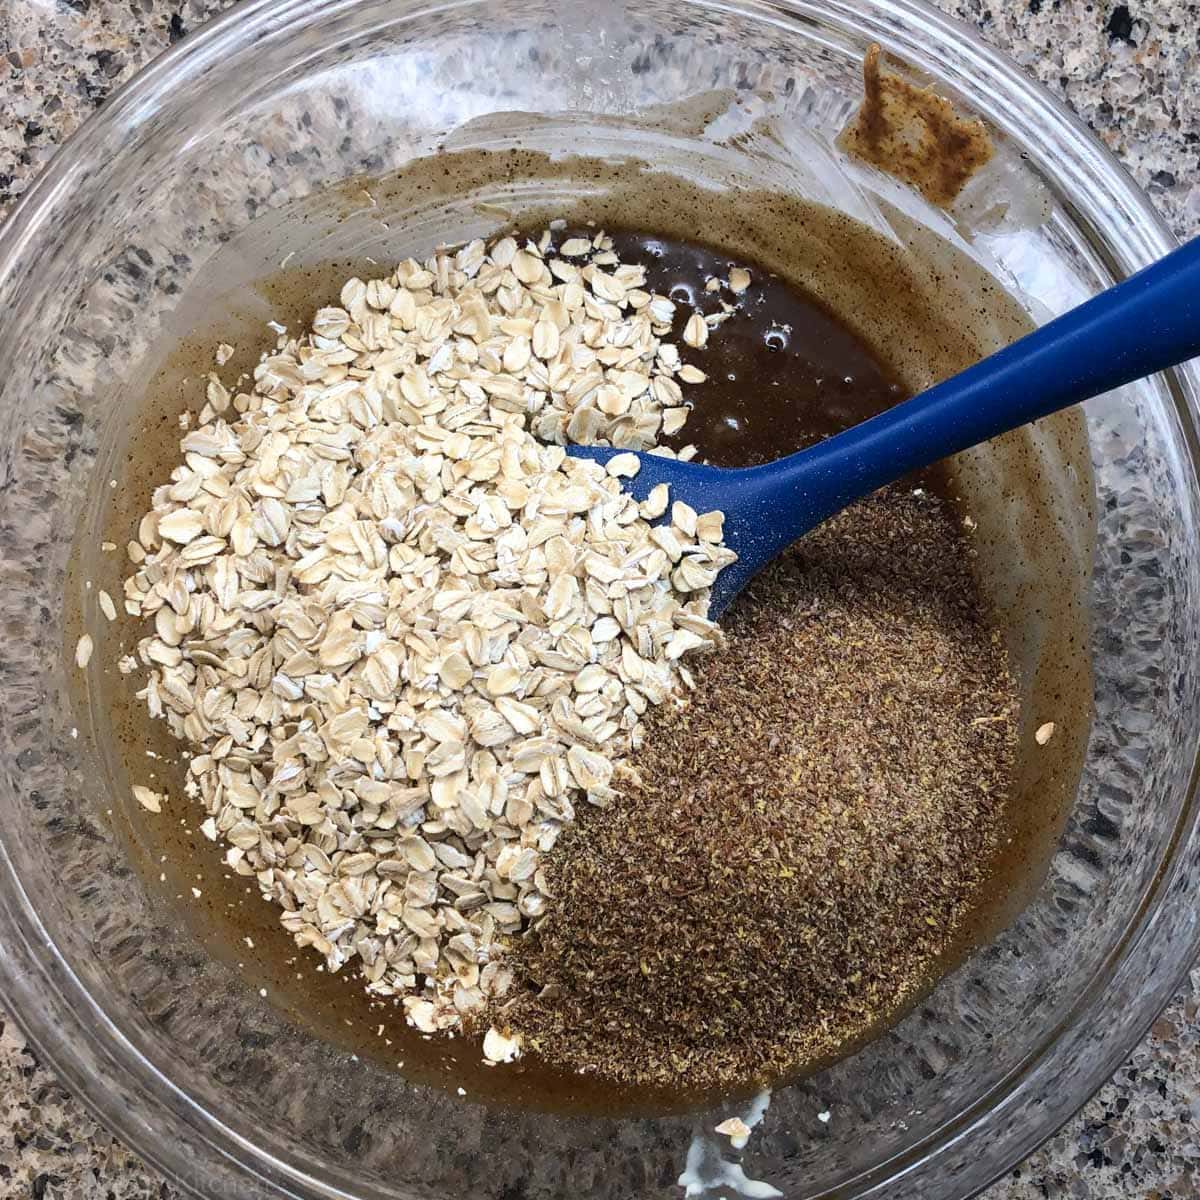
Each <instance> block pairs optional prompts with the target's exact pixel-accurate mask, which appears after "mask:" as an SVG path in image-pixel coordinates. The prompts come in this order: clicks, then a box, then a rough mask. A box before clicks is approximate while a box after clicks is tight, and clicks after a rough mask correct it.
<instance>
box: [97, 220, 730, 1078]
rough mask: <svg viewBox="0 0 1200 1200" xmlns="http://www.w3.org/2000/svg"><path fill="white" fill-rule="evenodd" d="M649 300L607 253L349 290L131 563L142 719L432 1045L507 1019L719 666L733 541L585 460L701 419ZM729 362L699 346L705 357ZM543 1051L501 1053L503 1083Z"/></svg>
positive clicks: (319, 935) (539, 258) (180, 469)
mask: <svg viewBox="0 0 1200 1200" xmlns="http://www.w3.org/2000/svg"><path fill="white" fill-rule="evenodd" d="M568 260H570V261H568ZM644 283H645V278H644V271H643V269H642V268H641V267H639V266H635V265H630V264H623V263H621V262H619V261H618V260H617V258H616V256H615V255H614V254H613V253H612V251H611V244H610V243H609V242H608V239H607V238H605V236H604V235H603V234H597V235H596V236H595V237H594V238H592V239H584V238H571V239H568V240H567V241H566V242H564V243H563V245H562V246H561V248H560V249H559V250H558V251H556V250H555V248H554V245H553V238H552V237H551V236H549V235H545V236H543V237H542V238H540V239H538V240H534V241H526V242H524V243H519V242H518V241H517V240H516V239H515V238H513V237H505V238H501V239H499V240H498V241H496V242H494V243H493V244H491V245H490V246H488V245H485V244H484V243H483V242H479V241H477V242H472V243H470V244H469V245H467V246H464V247H462V248H461V249H459V250H458V251H457V252H451V251H440V252H439V253H438V254H436V255H435V256H434V257H433V258H431V259H430V260H428V261H427V262H425V263H418V262H416V261H414V260H407V261H405V262H403V263H401V264H399V266H398V267H397V268H396V270H395V271H394V272H393V273H392V275H390V276H389V277H388V278H386V279H376V280H370V281H366V282H364V281H362V280H359V279H351V280H348V281H347V282H346V284H345V286H344V287H343V288H342V291H341V295H340V297H339V300H340V303H339V304H337V305H330V306H327V307H325V308H322V309H320V310H318V312H317V313H316V315H315V317H314V319H313V324H312V330H311V332H309V333H307V334H305V335H304V336H302V337H294V336H289V335H287V334H286V333H280V335H279V338H278V341H277V343H276V345H275V347H274V348H273V350H272V351H271V352H269V353H266V354H264V355H263V357H262V360H261V361H260V362H259V364H258V366H257V367H256V368H255V370H254V382H253V385H252V389H251V390H250V391H249V392H239V393H237V394H236V395H235V394H233V393H232V392H231V391H230V390H229V389H227V388H226V387H225V386H224V384H222V383H221V381H220V380H219V379H218V378H217V377H216V376H215V375H213V376H211V377H209V379H208V380H207V381H206V407H205V409H204V411H203V412H202V413H201V416H200V421H199V422H198V424H197V426H196V427H195V428H193V429H191V430H190V431H188V432H186V433H185V434H184V436H183V438H182V442H181V448H182V450H183V455H184V457H183V461H182V462H181V464H180V465H178V466H176V468H175V469H174V471H172V473H171V476H170V479H169V481H166V482H164V483H163V484H162V485H161V486H160V487H158V488H157V489H156V490H155V491H154V493H153V508H152V511H151V512H149V513H147V514H146V516H145V518H144V519H143V520H142V522H141V523H140V525H139V528H138V536H137V538H136V539H134V540H133V541H131V542H130V543H129V551H128V553H129V559H130V562H131V564H132V570H133V574H131V575H130V577H129V578H128V579H127V580H126V583H125V591H124V605H125V608H126V611H127V612H129V613H130V614H131V615H133V616H135V617H138V618H141V619H142V620H143V621H144V622H145V629H144V631H143V636H142V637H141V639H140V640H139V642H138V644H137V647H136V660H137V663H140V665H141V667H142V668H143V669H145V670H146V672H147V678H146V684H145V687H144V688H143V689H142V690H141V692H140V693H139V695H140V696H141V697H142V698H143V699H144V700H145V701H146V704H147V706H148V708H149V710H150V712H151V714H152V715H153V716H155V717H162V718H163V719H165V720H166V721H167V722H168V724H169V725H170V728H171V729H172V731H173V732H174V734H175V735H176V736H177V737H178V738H180V739H181V740H182V741H184V742H186V743H188V745H189V747H190V750H191V751H192V754H193V757H192V759H191V764H190V770H189V773H188V781H187V785H186V790H187V793H188V795H189V796H190V797H191V798H193V799H196V800H198V801H199V802H200V803H202V804H203V806H204V808H205V810H206V817H205V820H204V823H203V825H202V826H201V828H202V830H203V831H204V832H205V834H206V836H209V837H212V838H218V837H219V838H220V839H222V840H223V841H224V842H225V843H227V845H228V846H229V849H228V851H227V854H226V862H227V863H228V865H229V866H230V868H231V869H233V870H234V871H236V872H237V873H239V874H242V875H246V876H251V875H252V876H254V877H255V879H256V881H257V883H258V886H259V888H260V890H261V891H262V893H263V895H264V896H265V897H267V898H269V899H271V900H273V901H274V902H275V903H276V904H278V905H279V906H280V908H281V909H282V910H283V911H282V913H281V920H282V922H283V924H284V927H285V928H286V929H287V930H288V931H289V932H290V933H291V934H292V935H293V937H294V938H295V940H296V942H297V944H298V945H301V946H312V947H313V948H314V949H315V950H316V951H317V952H318V953H320V954H321V955H323V956H324V958H325V961H326V966H327V969H328V970H330V971H338V970H340V969H341V968H342V967H343V966H344V965H345V964H346V963H348V962H351V961H352V960H355V959H357V960H358V966H359V968H360V969H361V971H362V973H363V976H364V978H365V981H366V986H367V988H368V990H369V991H370V992H371V993H373V994H375V995H379V996H396V997H400V998H401V999H402V1002H403V1005H404V1008H405V1012H406V1015H407V1017H408V1019H409V1021H410V1022H411V1023H413V1024H414V1025H416V1027H417V1028H418V1029H421V1030H423V1031H426V1032H433V1031H435V1030H440V1029H448V1028H452V1027H454V1026H457V1025H459V1024H460V1023H462V1022H463V1021H465V1020H467V1021H469V1020H470V1019H471V1018H472V1017H473V1016H475V1015H477V1014H479V1013H480V1012H481V1011H482V1010H483V1009H484V1008H485V1006H486V1005H487V1003H488V1002H489V1000H491V999H494V998H495V997H497V996H500V995H502V994H503V993H504V991H505V989H506V988H507V987H508V985H509V982H510V980H511V974H510V972H508V971H507V969H505V968H504V967H503V966H502V965H501V962H500V959H501V952H502V950H503V945H504V941H505V939H506V938H508V937H511V936H512V935H514V934H517V933H519V932H520V931H521V930H522V929H523V928H525V927H526V926H528V925H529V924H530V922H532V921H535V920H537V919H539V918H540V917H541V916H542V915H543V913H544V912H545V911H546V906H547V901H548V898H547V896H546V894H545V891H544V882H545V881H544V875H543V873H542V871H541V867H540V861H541V856H542V855H543V854H545V853H546V852H547V851H548V850H549V849H550V848H551V847H552V846H553V845H554V843H555V840H556V838H557V836H558V833H559V831H560V830H561V829H562V827H563V826H564V825H565V824H567V823H568V822H570V821H571V820H572V818H573V816H574V813H575V811H576V808H577V806H578V805H579V804H580V803H588V804H592V805H596V806H601V807H603V806H605V805H608V804H610V803H612V802H613V800H614V798H615V797H616V796H617V792H616V790H615V788H614V780H615V779H616V777H617V776H616V772H615V769H614V768H615V766H616V765H617V764H619V763H620V762H621V760H622V759H623V757H624V756H625V755H627V754H628V753H629V752H630V751H631V750H632V749H633V748H635V747H636V746H637V745H638V744H639V741H640V736H641V734H640V717H641V715H642V714H643V713H644V712H645V711H646V709H647V706H648V705H652V704H660V703H662V702H664V701H665V700H667V699H668V698H669V697H670V696H671V695H672V693H673V692H674V691H675V690H676V689H677V688H678V687H679V686H680V684H681V681H682V679H683V676H682V673H681V672H682V667H681V663H680V659H681V658H682V656H684V655H686V654H690V653H694V652H700V651H704V650H708V649H711V648H712V647H713V646H714V645H716V644H717V642H718V639H719V633H718V631H717V629H716V626H715V625H713V624H712V623H711V622H709V621H707V620H706V616H705V614H706V611H707V605H708V591H707V589H708V588H709V587H710V586H711V585H712V582H713V581H714V580H715V578H716V576H717V573H718V572H719V571H720V570H721V569H722V567H724V566H726V565H728V564H729V563H730V562H732V561H733V560H734V558H735V555H734V554H733V552H732V551H730V550H729V549H728V548H726V547H725V546H723V545H722V544H721V514H719V513H707V514H697V513H696V512H695V511H694V510H693V509H691V508H690V507H688V506H687V505H686V504H683V503H681V502H679V501H676V502H675V503H674V504H673V505H672V504H670V498H669V493H668V490H667V488H666V487H665V486H660V487H658V488H655V489H654V490H653V491H652V492H651V493H650V498H649V499H648V500H647V501H646V502H644V503H642V504H641V505H639V504H638V503H636V502H635V501H634V500H633V499H632V498H631V497H630V496H629V495H628V494H627V493H625V492H624V491H622V480H624V479H628V478H631V477H632V476H634V475H635V474H636V472H637V469H638V465H639V463H638V459H637V458H636V456H635V455H632V454H618V455H616V456H614V457H613V458H612V459H611V460H610V462H609V464H608V468H607V470H605V469H604V468H602V467H600V466H599V465H598V464H596V463H593V462H590V461H587V460H582V459H575V458H572V457H570V456H569V455H567V454H566V453H565V451H564V450H563V448H562V443H563V442H565V441H566V440H567V439H568V438H574V439H576V440H587V441H590V442H600V443H607V444H611V445H614V446H618V447H621V448H627V449H641V448H647V447H651V446H653V445H655V443H656V442H657V439H658V438H659V436H660V435H661V434H662V433H663V432H664V430H667V431H669V432H675V431H677V430H678V429H679V428H680V427H681V426H682V424H683V423H684V421H685V420H686V416H687V408H686V405H685V403H684V396H683V391H682V389H681V387H680V383H681V382H684V383H686V382H687V380H688V379H689V378H693V379H694V378H696V377H697V376H698V377H699V378H700V379H703V373H702V372H699V371H698V369H695V368H691V369H690V370H689V368H686V367H683V366H682V365H681V364H680V360H679V354H678V351H677V350H676V348H675V346H674V345H673V344H672V343H671V342H669V341H668V340H665V339H666V338H667V337H668V335H669V333H670V322H671V320H672V319H673V317H674V313H675V305H674V304H673V303H672V302H671V301H670V300H668V299H667V298H666V297H663V296H656V295H651V294H650V293H648V292H646V291H645V289H644V287H643V285H644ZM709 332H710V330H709V326H708V325H707V324H706V323H705V321H704V319H703V318H702V317H700V316H699V315H698V314H695V315H693V316H692V317H691V318H689V320H688V322H687V324H686V327H685V333H684V340H685V341H688V342H689V344H691V345H693V346H697V347H699V346H703V345H704V344H705V342H706V340H707V338H708V336H709ZM227 357H228V356H227ZM681 456H682V455H681ZM668 506H670V509H671V517H670V523H669V524H661V525H656V526H651V524H650V522H651V521H654V520H656V519H658V518H660V517H662V516H664V514H665V513H666V512H667V509H668ZM101 604H102V606H103V607H104V611H105V614H106V615H109V616H110V619H111V615H110V614H109V612H108V606H105V605H104V600H103V599H102V600H101ZM109 605H111V600H110V601H109ZM90 653H91V639H90V638H88V637H87V636H86V635H85V637H83V638H81V639H80V643H79V646H78V648H77V653H76V660H77V662H78V663H79V665H80V666H84V665H86V663H87V660H88V657H89V656H90ZM133 666H134V664H133V663H132V662H131V661H127V660H123V661H122V664H121V670H122V671H125V670H127V669H132V668H133ZM134 796H135V798H136V799H137V800H138V803H140V804H142V805H143V806H144V807H146V808H147V809H149V810H150V811H154V812H157V811H159V806H160V804H161V799H162V797H161V796H160V795H159V794H158V793H156V792H154V791H152V790H151V789H149V788H145V787H135V788H134ZM519 1050H520V1046H519V1042H518V1041H517V1040H515V1039H512V1038H510V1037H509V1036H508V1035H507V1034H506V1033H504V1032H503V1031H500V1030H496V1029H492V1030H490V1031H489V1032H488V1034H487V1037H486V1039H485V1045H484V1051H485V1056H486V1057H487V1058H488V1059H489V1060H490V1061H495V1062H505V1061H509V1060H510V1059H511V1058H512V1057H514V1056H515V1055H516V1054H517V1053H519Z"/></svg>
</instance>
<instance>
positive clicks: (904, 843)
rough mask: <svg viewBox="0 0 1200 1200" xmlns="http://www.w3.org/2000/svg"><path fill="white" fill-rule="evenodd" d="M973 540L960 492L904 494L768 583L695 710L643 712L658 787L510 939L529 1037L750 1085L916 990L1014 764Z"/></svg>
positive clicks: (1008, 697)
mask: <svg viewBox="0 0 1200 1200" xmlns="http://www.w3.org/2000/svg"><path fill="white" fill-rule="evenodd" d="M969 554H970V551H969V549H968V547H967V545H966V543H965V542H964V540H963V537H962V535H961V534H960V532H959V530H958V528H957V525H956V523H955V519H954V516H953V513H952V511H951V510H950V509H949V507H948V506H947V505H946V504H945V503H944V502H943V501H941V500H940V499H937V498H936V497H934V496H931V495H928V494H925V493H918V494H913V493H911V492H908V491H904V490H901V489H891V490H888V491H886V492H883V493H881V494H879V495H877V496H875V497H873V498H871V499H868V500H866V501H863V502H861V503H859V504H858V505H856V506H855V507H853V508H852V509H850V510H848V511H847V512H845V513H844V514H842V515H841V516H839V517H837V518H835V519H834V520H832V521H831V522H829V523H828V524H826V525H825V526H823V527H821V528H820V529H818V530H816V531H815V532H814V533H812V534H810V535H809V537H808V538H806V539H805V540H804V542H802V543H801V544H800V545H799V546H798V547H797V548H796V549H795V550H793V551H792V552H791V553H790V554H789V555H787V556H786V557H785V558H784V559H782V560H781V561H780V562H778V563H777V564H775V565H774V566H773V567H772V568H771V569H770V570H768V571H767V572H766V573H765V574H764V575H763V576H762V577H761V578H760V579H759V580H758V581H757V582H756V583H755V584H754V585H753V587H752V589H751V591H750V593H749V594H748V595H747V596H745V597H744V598H743V600H742V601H741V602H740V603H739V604H738V605H737V606H736V607H735V608H734V609H733V610H732V611H731V613H730V614H729V617H728V620H727V622H726V625H727V629H728V633H729V646H728V649H727V650H726V651H725V652H723V653H721V654H718V655H714V656H712V657H711V658H709V659H706V660H704V661H702V662H700V663H698V664H696V665H694V667H693V670H694V673H695V676H696V689H695V692H694V693H693V694H692V695H691V697H690V700H689V703H688V705H687V706H686V707H685V708H683V709H672V708H670V707H669V706H664V707H662V708H660V709H658V710H656V711H654V712H652V713H649V714H648V715H647V721H646V726H647V728H646V739H645V746H644V749H643V750H642V751H641V752H640V754H638V755H637V756H635V758H634V759H633V760H632V762H633V765H634V766H635V767H636V769H637V771H638V772H639V774H640V784H634V783H626V784H625V785H624V786H623V788H622V790H623V792H624V795H623V796H622V798H621V800H620V801H619V802H618V803H615V804H613V805H612V807H610V808H608V809H605V810H603V811H598V812H588V813H586V814H583V815H582V819H581V820H580V821H579V822H578V823H577V824H576V825H575V826H574V827H573V828H572V829H571V830H569V831H568V832H567V833H566V834H565V835H564V836H563V837H562V838H561V839H560V841H559V842H558V844H557V846H556V847H555V849H554V850H553V852H552V853H551V855H550V856H549V860H548V862H547V865H546V870H547V876H548V884H549V888H550V892H551V895H552V896H553V898H554V902H553V904H552V906H551V909H550V915H549V917H548V918H547V920H546V921H545V923H544V924H543V925H542V926H541V927H540V929H539V930H538V931H537V932H536V933H535V934H533V935H531V936H528V937H527V938H526V939H525V940H523V941H521V942H519V943H517V945H516V946H514V948H513V950H512V952H511V956H510V958H509V960H508V961H509V965H510V966H512V967H513V968H514V970H515V972H516V977H517V979H518V981H520V982H523V983H524V984H525V985H526V987H527V989H528V990H527V991H526V992H525V993H524V994H523V995H521V996H520V998H519V999H517V1000H516V1001H513V1002H512V1003H511V1004H510V1005H509V1006H508V1007H507V1008H506V1010H505V1011H504V1012H503V1014H502V1015H501V1016H499V1017H498V1018H497V1021H498V1023H505V1024H507V1026H508V1027H510V1029H511V1030H512V1031H514V1032H516V1033H518V1034H520V1035H523V1037H524V1040H525V1046H526V1049H527V1051H533V1052H535V1053H537V1054H539V1055H540V1056H541V1057H542V1058H543V1059H544V1060H546V1061H547V1062H548V1063H549V1064H551V1065H553V1066H556V1067H561V1068H566V1069H569V1070H585V1071H587V1072H589V1073H592V1074H595V1075H597V1076H599V1077H601V1078H606V1079H609V1080H611V1081H612V1082H614V1083H618V1084H628V1085H634V1086H654V1085H664V1084H666V1085H670V1086H672V1087H685V1088H704V1089H709V1088H713V1087H736V1086H738V1085H743V1084H746V1083H748V1082H750V1081H754V1080H758V1079H763V1078H768V1077H778V1076H780V1075H784V1074H788V1073H791V1072H793V1071H795V1070H797V1069H798V1068H803V1067H804V1066H805V1065H811V1064H814V1063H817V1062H819V1061H821V1060H825V1059H828V1058H829V1057H831V1056H834V1055H836V1054H837V1053H838V1052H839V1050H842V1049H845V1048H846V1047H847V1046H849V1045H851V1044H853V1043H854V1042H855V1041H856V1040H858V1039H860V1038H861V1037H862V1036H864V1035H865V1034H867V1033H869V1032H870V1031H871V1030H872V1029H873V1028H875V1027H877V1026H878V1024H879V1023H880V1022H881V1021H884V1020H887V1019H888V1018H889V1017H890V1016H891V1015H893V1014H894V1013H895V1012H896V1011H897V1009H898V1008H900V1007H901V1006H903V1005H904V1004H905V1002H906V1001H911V999H912V998H914V997H915V996H916V995H918V994H919V993H920V990H921V988H922V987H923V986H924V985H925V983H926V982H927V981H928V980H929V979H930V978H931V977H932V976H934V975H935V974H936V970H937V965H936V964H937V959H938V957H939V955H941V954H942V953H943V952H944V951H945V950H946V948H947V947H948V945H949V944H950V943H951V941H952V940H953V938H954V936H955V934H956V932H957V930H958V929H959V927H960V925H961V923H962V922H963V920H964V918H965V917H966V916H967V915H968V914H969V912H970V910H971V908H972V905H973V902H974V900H975V899H976V897H977V894H978V889H979V888H980V887H981V884H983V883H984V882H985V880H986V877H987V871H988V863H989V859H990V858H991V856H992V855H993V853H994V852H995V849H996V847H997V845H998V842H999V840H1000V834H1001V820H1002V815H1003V808H1004V803H1005V800H1006V798H1007V796H1008V794H1009V791H1010V788H1011V784H1012V779H1013V770H1014V757H1015V748H1016V720H1017V709H1018V701H1017V693H1016V687H1015V684H1014V682H1013V680H1012V678H1011V676H1010V674H1009V672H1008V668H1007V663H1006V654H1005V650H1004V648H1003V645H1002V643H1001V640H1000V638H999V635H998V634H997V633H996V632H995V631H994V630H993V628H992V627H991V625H990V624H989V621H988V618H987V614H986V611H985V608H984V606H983V604H982V602H981V600H980V598H979V594H978V591H977V589H976V586H975V584H974V581H973V579H972V576H971V571H970V565H969ZM539 993H540V995H539ZM510 995H511V994H510Z"/></svg>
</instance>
